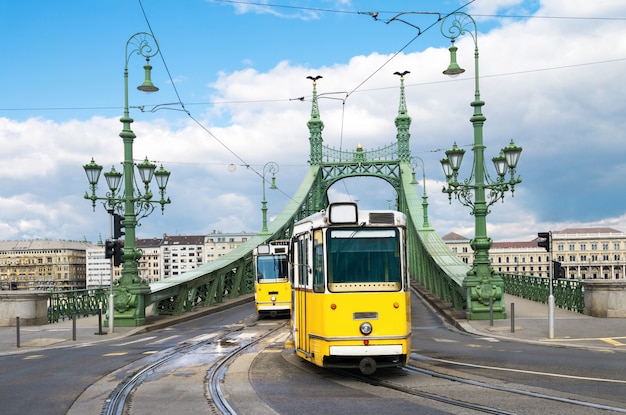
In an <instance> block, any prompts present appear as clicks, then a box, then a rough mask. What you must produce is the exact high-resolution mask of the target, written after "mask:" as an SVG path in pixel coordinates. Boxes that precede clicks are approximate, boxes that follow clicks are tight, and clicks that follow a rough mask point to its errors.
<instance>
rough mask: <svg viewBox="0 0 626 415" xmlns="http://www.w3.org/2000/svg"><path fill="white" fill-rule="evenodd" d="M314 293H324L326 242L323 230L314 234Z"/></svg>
mask: <svg viewBox="0 0 626 415" xmlns="http://www.w3.org/2000/svg"><path fill="white" fill-rule="evenodd" d="M313 291H314V292H316V293H323V292H324V240H323V239H322V231H321V230H317V231H315V233H314V234H313Z"/></svg>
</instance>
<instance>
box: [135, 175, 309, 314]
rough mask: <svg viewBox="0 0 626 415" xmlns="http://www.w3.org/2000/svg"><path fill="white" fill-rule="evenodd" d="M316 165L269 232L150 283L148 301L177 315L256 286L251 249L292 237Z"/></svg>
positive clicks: (220, 300) (162, 310) (146, 298)
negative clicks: (203, 262) (186, 269)
mask: <svg viewBox="0 0 626 415" xmlns="http://www.w3.org/2000/svg"><path fill="white" fill-rule="evenodd" d="M317 171H318V169H317V168H313V167H312V168H310V169H309V171H308V173H307V175H306V176H305V179H304V180H303V182H302V184H301V185H300V188H299V189H298V190H297V191H296V193H295V195H294V196H293V197H292V198H291V200H290V201H289V203H288V204H287V206H285V208H284V209H283V211H282V212H281V213H280V214H279V215H278V216H277V217H276V218H275V219H274V220H273V221H272V222H271V223H270V224H269V226H268V232H264V233H260V234H257V235H255V236H254V237H252V238H251V239H249V240H248V241H246V242H245V243H244V244H242V245H240V246H239V247H237V248H236V249H234V250H232V251H230V252H229V253H227V254H226V255H223V256H221V257H220V258H218V259H217V260H215V261H211V262H208V263H206V264H204V265H202V266H200V267H198V268H196V269H194V270H191V271H187V272H185V273H183V274H180V275H177V276H174V277H170V278H167V279H165V280H163V281H158V282H153V283H151V284H150V291H151V292H150V294H148V295H146V297H145V304H146V305H152V306H153V308H154V310H153V312H156V313H158V314H164V315H166V314H174V315H178V314H181V313H183V312H188V311H192V310H193V309H194V308H195V307H198V306H201V307H208V306H210V305H212V304H214V303H219V302H222V300H223V299H224V297H227V298H235V297H237V296H239V295H243V294H248V293H251V292H253V290H254V278H253V276H254V272H253V264H252V251H253V250H254V248H256V247H257V246H258V245H261V244H263V243H266V242H268V241H272V240H277V239H289V238H290V237H291V231H292V229H293V224H294V222H295V221H296V220H297V219H300V218H301V217H302V216H303V215H304V214H305V211H306V209H304V208H303V206H305V205H306V203H307V198H308V195H309V191H310V189H311V187H312V185H313V183H314V181H315V179H316V177H317Z"/></svg>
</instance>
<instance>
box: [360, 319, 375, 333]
mask: <svg viewBox="0 0 626 415" xmlns="http://www.w3.org/2000/svg"><path fill="white" fill-rule="evenodd" d="M359 330H361V334H362V335H364V336H367V335H368V334H370V333H371V332H372V325H371V324H370V323H368V322H367V321H366V322H365V323H361V327H359Z"/></svg>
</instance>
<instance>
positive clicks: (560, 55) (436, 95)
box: [0, 0, 626, 240]
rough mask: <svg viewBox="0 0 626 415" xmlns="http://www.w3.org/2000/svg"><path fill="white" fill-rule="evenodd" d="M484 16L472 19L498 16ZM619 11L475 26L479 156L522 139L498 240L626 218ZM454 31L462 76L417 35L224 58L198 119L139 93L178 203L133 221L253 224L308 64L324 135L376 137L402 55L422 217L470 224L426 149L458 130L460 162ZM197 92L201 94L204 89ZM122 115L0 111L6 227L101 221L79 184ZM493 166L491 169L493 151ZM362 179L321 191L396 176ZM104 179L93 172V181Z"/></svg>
mask: <svg viewBox="0 0 626 415" xmlns="http://www.w3.org/2000/svg"><path fill="white" fill-rule="evenodd" d="M618 3H619V2H611V1H600V2H593V5H592V4H591V3H589V4H579V2H569V1H546V2H543V3H541V8H540V9H539V10H538V12H537V14H538V15H542V16H548V15H550V16H623V15H626V6H624V5H620V4H618ZM513 6H520V7H522V6H524V7H527V8H531V7H534V6H533V4H530V6H529V3H528V2H524V3H522V2H519V1H514V0H510V1H505V0H503V1H500V2H489V4H487V3H485V2H476V3H474V6H473V7H476V8H475V9H473V12H475V13H481V14H493V13H501V12H502V10H508V11H509V13H508V14H509V15H510V14H511V13H510V11H511V10H512V9H511V8H512V7H513ZM513 9H515V8H514V7H513ZM485 19H486V18H484V19H483V20H481V21H479V25H480V24H482V22H483V21H485V22H486V23H485V24H487V23H488V24H493V23H494V22H497V21H496V20H494V19H487V20H485ZM372 24H374V23H372ZM620 25H621V22H616V21H612V20H572V19H526V20H515V21H512V20H502V21H501V26H499V27H497V28H495V29H492V30H491V31H489V32H488V33H484V34H483V33H481V34H480V37H479V39H478V40H479V47H480V73H481V79H480V93H481V98H482V99H483V100H484V101H485V106H484V107H483V112H484V114H485V116H486V117H487V121H486V123H485V127H484V142H485V145H486V146H487V149H486V159H487V160H490V159H491V157H492V156H494V155H496V154H497V152H498V151H499V149H500V148H501V147H503V146H505V145H507V144H508V143H509V141H510V139H511V138H513V139H514V140H515V142H516V144H518V145H520V146H522V147H523V148H524V150H523V153H522V157H521V159H520V163H519V166H518V170H519V171H518V173H519V174H520V175H521V176H522V179H523V182H522V183H521V184H520V185H519V186H518V187H517V188H516V192H515V198H511V197H510V195H507V197H506V199H505V201H504V204H501V203H500V202H498V203H496V204H495V205H494V206H492V213H491V214H490V215H489V217H488V230H489V234H490V236H492V237H493V238H494V239H495V240H502V239H508V240H528V239H530V238H532V237H533V235H534V234H535V233H536V232H537V231H544V230H549V229H554V230H558V229H560V228H564V227H575V226H596V225H597V226H611V227H615V228H617V229H620V230H626V214H624V206H623V200H622V199H623V193H624V186H625V184H624V180H623V177H624V174H625V173H626V164H625V163H624V161H623V155H622V153H623V151H621V148H622V143H623V141H624V131H626V119H625V118H624V117H623V114H624V113H626V108H625V106H626V104H625V103H624V100H623V97H624V96H625V95H626V86H625V85H624V84H623V83H622V82H620V81H619V79H620V76H619V72H618V71H619V70H621V68H622V66H623V60H626V41H624V40H623V36H622V30H621V29H622V28H621V27H620ZM389 30H392V28H391V26H389ZM398 32H399V31H398ZM418 43H419V42H418ZM456 45H457V46H458V48H459V51H458V60H459V64H461V65H462V66H464V67H465V68H466V69H467V72H466V73H465V74H464V75H462V76H461V77H459V78H457V79H456V80H448V79H447V78H445V77H444V76H443V75H442V74H441V71H442V69H443V68H444V67H445V66H446V65H447V63H448V51H447V50H446V49H445V48H427V49H425V50H424V51H415V50H416V49H417V48H418V46H420V45H419V44H415V45H413V48H414V49H407V50H406V51H405V53H401V54H399V55H398V56H396V57H394V58H393V59H392V60H391V61H390V62H389V63H386V62H387V61H389V59H390V57H391V55H390V54H387V53H376V52H373V53H371V54H367V55H358V56H353V57H352V58H351V59H349V60H348V61H346V62H345V63H337V64H334V65H332V66H320V67H314V66H312V65H305V64H303V63H300V62H295V61H294V63H291V62H290V61H287V60H284V61H281V62H279V63H277V64H276V65H275V66H274V67H273V68H271V69H270V70H268V71H260V70H257V69H254V68H252V67H249V68H246V69H242V70H238V71H233V72H221V73H219V74H218V76H217V78H216V79H215V81H214V82H212V83H211V84H210V94H211V95H212V100H213V101H216V102H219V104H216V105H214V106H211V107H209V108H208V109H207V110H204V112H202V111H203V110H198V109H197V107H188V109H190V110H191V113H192V115H193V116H194V117H195V118H196V119H198V120H200V122H201V123H202V126H199V125H198V124H196V123H195V122H194V121H193V120H192V119H190V118H188V117H186V116H185V115H184V113H182V112H172V111H169V112H164V111H163V112H162V111H157V112H155V113H140V112H139V111H137V110H136V109H133V114H132V116H133V117H135V120H136V121H135V123H133V125H132V128H133V131H134V132H135V134H136V135H137V138H136V140H135V144H134V158H135V160H142V159H143V158H144V157H145V156H148V158H149V159H150V160H154V161H158V162H159V163H163V165H164V167H165V168H166V169H168V170H170V171H171V172H172V175H171V178H170V184H169V186H168V195H169V196H170V197H171V199H172V204H171V205H168V206H166V208H165V214H164V215H160V214H158V211H159V208H157V212H155V213H154V214H153V215H152V216H150V217H149V218H147V219H144V220H143V221H142V226H141V228H139V230H138V235H139V237H153V236H159V235H161V234H162V233H170V234H178V233H180V234H198V233H205V232H206V233H208V232H211V231H212V230H218V231H224V232H230V231H233V232H238V231H258V230H260V228H261V213H260V201H261V191H262V188H261V185H262V182H261V178H260V176H259V175H258V174H257V173H258V172H260V171H262V167H263V165H264V164H265V163H266V162H268V161H274V162H277V163H278V164H279V165H280V171H279V173H278V174H277V184H278V185H279V188H280V191H277V192H276V191H272V192H269V191H268V192H267V200H268V207H269V216H270V217H273V216H275V215H276V214H277V213H278V212H280V210H281V209H282V207H283V206H285V205H286V203H287V202H288V201H289V197H290V196H291V195H293V194H294V193H295V191H296V189H297V188H298V186H299V184H300V181H301V179H302V177H303V176H304V174H305V172H306V170H307V168H308V164H307V162H308V155H309V142H308V135H309V132H308V129H307V126H306V123H307V121H308V119H309V117H310V110H311V102H310V98H311V90H312V85H311V82H310V80H307V79H306V76H307V75H316V74H320V75H322V76H323V78H322V79H321V80H320V81H319V82H318V85H317V88H318V93H319V94H320V100H319V104H320V113H321V117H322V120H323V122H324V124H325V129H324V132H323V137H324V142H325V144H326V145H328V146H331V147H335V148H340V147H341V148H342V149H344V150H352V149H354V148H355V147H356V145H357V144H362V145H363V146H364V147H365V148H366V149H375V148H378V147H382V146H386V145H388V144H391V143H393V142H394V141H395V134H396V129H395V126H394V117H395V116H396V114H397V110H398V102H399V101H398V94H399V89H398V86H399V80H398V78H397V77H396V76H394V75H393V72H395V71H399V70H409V71H411V73H410V74H409V75H408V76H407V77H406V97H407V101H408V109H409V114H410V115H411V117H412V120H413V123H412V126H411V150H412V152H413V154H414V155H416V156H419V157H421V158H423V159H424V162H425V164H426V169H425V170H426V176H427V192H428V196H429V204H430V206H429V214H430V220H431V223H432V224H433V226H434V227H435V229H436V230H437V231H438V232H439V233H441V234H445V233H447V232H450V231H454V232H457V233H460V234H464V235H465V236H468V237H471V236H472V234H473V226H474V224H473V219H474V218H473V217H472V216H471V215H470V214H469V208H466V207H464V206H462V205H460V204H459V203H458V202H457V201H455V200H453V201H452V205H450V204H449V203H448V199H447V196H446V195H445V194H442V193H441V188H442V186H443V173H442V172H441V168H440V165H439V160H440V159H441V158H442V157H443V156H444V154H443V152H442V151H434V150H437V149H447V148H449V147H451V146H452V144H453V143H454V142H456V143H457V144H459V145H461V146H465V147H464V148H465V149H466V150H467V153H466V160H465V161H464V163H463V164H464V166H463V167H462V171H461V174H462V175H463V176H467V175H468V174H469V168H470V166H471V160H472V151H471V146H467V145H471V143H472V141H473V131H472V125H471V124H470V122H469V118H470V117H471V115H472V108H471V107H470V105H469V104H470V102H471V101H472V100H473V98H474V82H473V81H474V78H473V53H472V52H473V43H472V39H471V37H469V36H463V37H462V38H460V39H458V41H457V42H456ZM252 61H254V59H252ZM370 76H371V78H369V79H368V77H370ZM181 79H182V78H181ZM365 79H368V80H367V82H365V83H363V84H362V85H360V84H361V82H362V81H363V80H365ZM185 83H187V79H186V80H185ZM197 94H198V95H199V96H207V95H208V94H209V90H207V91H198V92H197ZM346 96H347V98H346ZM299 97H304V100H303V101H300V100H298V99H297V98H299ZM205 128H206V130H205ZM120 130H121V123H120V122H119V116H118V117H101V116H99V117H92V118H89V119H85V120H79V119H76V120H67V121H51V120H48V119H44V118H41V117H40V118H30V119H26V120H22V121H17V120H13V119H9V118H0V146H1V148H2V149H3V150H2V154H3V162H2V163H0V178H1V180H2V197H1V198H0V212H1V214H0V239H19V238H29V237H41V238H63V239H81V238H82V237H83V235H85V236H86V237H87V238H88V239H90V240H96V239H97V237H98V234H99V233H103V236H104V237H106V233H107V230H108V219H107V216H106V213H105V212H104V210H103V209H102V207H101V206H100V205H99V204H98V205H97V206H96V213H93V212H92V209H91V204H90V202H89V201H87V200H84V199H83V194H84V192H85V191H86V190H87V189H88V185H87V180H86V177H85V175H84V172H83V170H82V165H83V164H85V163H87V162H89V161H90V160H91V157H94V159H95V160H96V162H98V163H99V164H101V165H103V166H104V170H105V171H106V170H108V169H110V167H111V166H112V165H114V166H115V168H116V169H117V170H121V166H120V164H119V163H120V161H121V159H122V158H123V145H122V140H121V139H120V137H119V132H120ZM207 130H208V131H210V134H209V133H208V132H207ZM230 164H234V165H236V166H237V169H236V171H235V172H229V170H228V166H229V165H230ZM488 164H490V162H489V163H488ZM246 165H249V167H248V168H247V167H246ZM488 169H489V170H490V171H493V169H492V166H490V165H489V166H488ZM418 176H419V174H418ZM370 183H371V182H369V181H365V179H359V180H355V181H349V182H347V183H344V184H342V185H339V186H334V187H333V189H332V195H331V198H335V197H337V198H342V197H352V198H353V199H359V200H360V203H363V204H365V205H367V204H371V205H376V206H375V207H376V208H383V207H386V206H387V204H388V202H387V201H388V200H391V199H393V198H394V195H393V190H391V189H390V188H389V187H388V186H386V185H385V184H384V183H382V182H380V181H379V182H378V183H376V184H370ZM105 188H106V186H105V184H104V181H102V183H101V184H100V188H99V191H100V192H101V193H102V192H104V190H105ZM420 191H421V190H420ZM374 199H378V200H374ZM366 207H367V206H366Z"/></svg>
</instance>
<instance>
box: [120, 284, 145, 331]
mask: <svg viewBox="0 0 626 415" xmlns="http://www.w3.org/2000/svg"><path fill="white" fill-rule="evenodd" d="M146 294H150V287H149V286H148V284H146V283H134V284H129V285H124V286H117V287H113V297H114V299H115V306H114V314H113V317H114V318H113V320H114V321H115V326H116V327H137V326H143V325H144V324H146V305H145V298H144V296H145V295H146Z"/></svg>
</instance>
